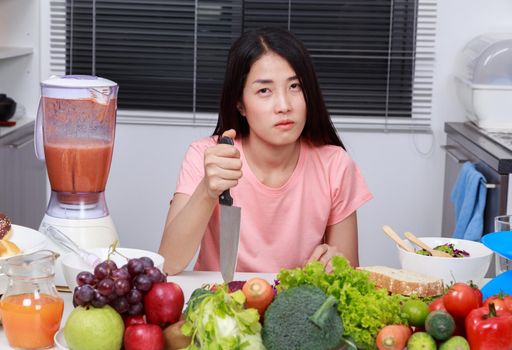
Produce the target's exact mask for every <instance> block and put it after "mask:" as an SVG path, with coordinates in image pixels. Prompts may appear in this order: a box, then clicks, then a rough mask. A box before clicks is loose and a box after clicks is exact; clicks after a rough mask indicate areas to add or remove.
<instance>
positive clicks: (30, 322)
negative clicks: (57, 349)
mask: <svg viewBox="0 0 512 350" xmlns="http://www.w3.org/2000/svg"><path fill="white" fill-rule="evenodd" d="M57 257H58V254H57V253H55V252H52V251H50V250H39V251H36V252H34V253H31V254H26V255H17V256H13V257H10V258H8V259H6V260H5V261H4V262H3V264H2V272H4V273H5V274H6V275H7V278H8V286H7V290H6V291H5V293H4V294H3V295H2V298H1V299H0V314H1V316H2V323H3V327H4V332H5V335H6V337H7V341H8V342H9V345H10V346H11V347H13V348H17V349H45V348H49V347H52V346H53V344H54V342H53V337H54V335H55V333H57V331H58V330H59V328H60V321H61V319H62V313H63V311H64V301H63V300H62V298H60V297H59V294H58V293H57V289H56V288H55V285H54V284H53V276H54V274H55V259H56V258H57Z"/></svg>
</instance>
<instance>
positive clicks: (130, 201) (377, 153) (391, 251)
mask: <svg viewBox="0 0 512 350" xmlns="http://www.w3.org/2000/svg"><path fill="white" fill-rule="evenodd" d="M511 15H512V2H510V1H508V0H493V1H486V0H439V1H438V31H437V39H436V70H435V79H434V96H433V103H434V104H433V116H432V129H433V134H432V135H426V134H415V133H383V132H382V133H379V132H352V131H346V132H344V131H341V137H342V140H343V141H344V142H345V144H346V145H347V148H348V151H349V153H350V154H351V155H352V157H353V158H354V159H355V160H356V161H357V163H358V164H359V166H360V167H361V169H362V172H363V174H364V176H365V177H366V180H367V182H368V185H369V187H370V189H371V190H372V192H373V194H374V197H375V198H374V200H373V201H371V202H370V203H368V204H367V205H365V206H364V207H363V208H361V209H360V210H359V212H358V217H359V232H360V258H361V264H363V265H370V264H386V265H390V266H399V262H398V257H397V255H396V254H395V248H394V245H393V244H392V242H391V241H389V239H387V238H386V236H385V235H384V234H383V233H382V229H381V227H382V225H384V224H388V225H390V226H391V227H393V228H394V229H395V230H396V231H397V232H399V233H400V234H403V232H404V231H406V230H408V231H412V232H414V233H416V234H418V235H440V233H441V232H440V230H441V215H442V208H441V206H442V191H443V171H444V153H443V151H442V150H441V149H440V147H439V146H440V145H442V144H444V142H445V134H444V131H443V127H444V123H445V122H446V121H464V120H465V118H464V115H463V114H462V110H461V108H460V105H459V103H458V101H457V98H456V95H455V89H454V83H453V79H452V72H453V71H454V67H455V65H456V62H455V57H456V55H457V53H458V52H459V51H460V50H461V48H462V47H463V46H464V44H465V43H466V42H467V41H469V40H470V39H471V38H473V37H474V36H476V35H478V34H481V33H485V32H492V31H511V32H512V17H511ZM210 132H211V129H210V128H191V127H169V126H140V125H137V126H134V125H119V126H118V134H117V139H116V149H115V152H114V154H115V155H114V161H113V164H112V172H111V177H110V180H109V185H108V193H107V195H108V197H107V199H108V202H109V203H110V208H111V212H112V215H113V217H114V220H115V222H116V225H117V227H118V229H119V232H120V236H121V239H122V244H123V245H127V246H138V247H144V248H148V249H157V248H158V244H159V240H160V235H161V231H162V227H163V224H164V220H165V216H166V213H167V208H168V202H169V200H170V198H171V195H172V192H173V189H174V184H175V181H176V176H177V171H178V169H179V163H180V161H181V157H182V156H183V152H184V151H185V149H186V147H187V145H188V144H189V143H190V142H191V141H192V140H194V139H195V138H197V137H200V136H204V135H207V134H209V133H210ZM143 138H144V139H145V140H150V142H149V143H146V144H142V143H141V142H140V140H142V139H143ZM127 168H128V169H131V170H130V172H131V174H130V176H128V175H125V169H127ZM123 178H126V179H132V178H136V179H137V180H135V181H133V180H127V181H123ZM162 184H163V185H162Z"/></svg>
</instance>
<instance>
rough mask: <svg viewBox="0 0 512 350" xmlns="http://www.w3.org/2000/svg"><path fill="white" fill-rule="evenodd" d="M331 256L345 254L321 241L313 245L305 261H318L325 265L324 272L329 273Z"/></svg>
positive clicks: (330, 270)
mask: <svg viewBox="0 0 512 350" xmlns="http://www.w3.org/2000/svg"><path fill="white" fill-rule="evenodd" d="M333 256H341V257H344V258H345V256H344V255H343V254H342V253H341V252H340V251H338V248H337V247H335V246H331V245H328V244H326V243H323V244H320V245H317V246H316V247H315V249H314V250H313V254H311V257H310V258H309V259H308V260H307V261H306V263H308V262H311V261H320V262H321V263H322V264H323V265H324V266H325V272H327V273H331V272H332V262H331V259H332V257H333Z"/></svg>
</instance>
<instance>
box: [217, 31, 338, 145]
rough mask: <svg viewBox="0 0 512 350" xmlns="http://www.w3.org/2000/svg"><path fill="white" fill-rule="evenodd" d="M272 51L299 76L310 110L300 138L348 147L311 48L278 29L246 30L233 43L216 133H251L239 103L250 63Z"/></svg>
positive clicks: (241, 134) (314, 142)
mask: <svg viewBox="0 0 512 350" xmlns="http://www.w3.org/2000/svg"><path fill="white" fill-rule="evenodd" d="M269 52H273V53H276V54H278V55H279V56H281V57H283V58H284V59H285V60H286V61H287V62H288V63H289V64H290V66H291V67H292V68H293V70H294V71H295V74H297V77H298V78H299V82H300V84H301V87H302V92H303V94H304V99H305V101H306V110H307V115H306V124H305V125H304V130H303V131H302V134H301V137H302V138H303V139H304V140H307V141H309V142H310V143H312V144H314V145H337V146H340V147H343V148H345V147H344V146H343V143H342V142H341V139H340V138H339V136H338V133H337V132H336V129H335V128H334V125H333V124H332V121H331V118H330V117H329V112H328V111H327V107H326V106H325V102H324V99H323V96H322V92H321V90H320V85H319V84H318V79H317V77H316V73H315V69H314V67H313V62H312V61H311V58H310V56H309V53H308V51H307V50H306V48H305V47H304V45H303V44H302V42H301V41H300V40H299V39H297V38H296V37H295V36H294V35H293V34H292V33H290V32H289V31H287V30H284V29H279V28H261V29H257V30H253V31H248V32H245V33H244V34H242V36H240V37H239V38H238V39H237V40H236V41H235V42H234V43H233V45H232V46H231V48H230V50H229V55H228V61H227V65H226V73H225V76H224V86H223V88H222V96H221V99H220V108H219V118H218V120H217V126H216V127H215V130H214V132H213V135H222V133H223V132H224V131H226V130H229V129H235V130H236V132H237V135H240V136H242V137H244V136H247V135H249V124H248V123H247V120H246V119H245V118H244V117H242V115H241V114H240V112H239V111H238V108H237V103H238V102H239V101H240V100H241V98H242V93H243V89H244V85H245V81H246V79H247V75H248V74H249V71H250V69H251V66H252V65H253V63H254V62H256V61H257V60H258V59H259V58H261V57H262V56H263V55H265V54H266V53H269Z"/></svg>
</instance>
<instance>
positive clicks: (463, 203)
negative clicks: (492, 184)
mask: <svg viewBox="0 0 512 350" xmlns="http://www.w3.org/2000/svg"><path fill="white" fill-rule="evenodd" d="M485 184H486V180H485V178H484V176H483V175H482V173H480V172H479V171H478V170H476V168H475V165H474V164H472V163H470V162H466V163H464V165H463V166H462V169H461V171H460V173H459V176H458V177H457V180H456V181H455V185H454V186H453V190H452V194H451V200H452V203H453V205H454V207H455V231H454V232H453V238H461V239H469V240H472V241H479V240H480V238H481V237H482V234H483V230H484V220H483V216H484V210H485V197H486V195H487V188H486V187H485Z"/></svg>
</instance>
